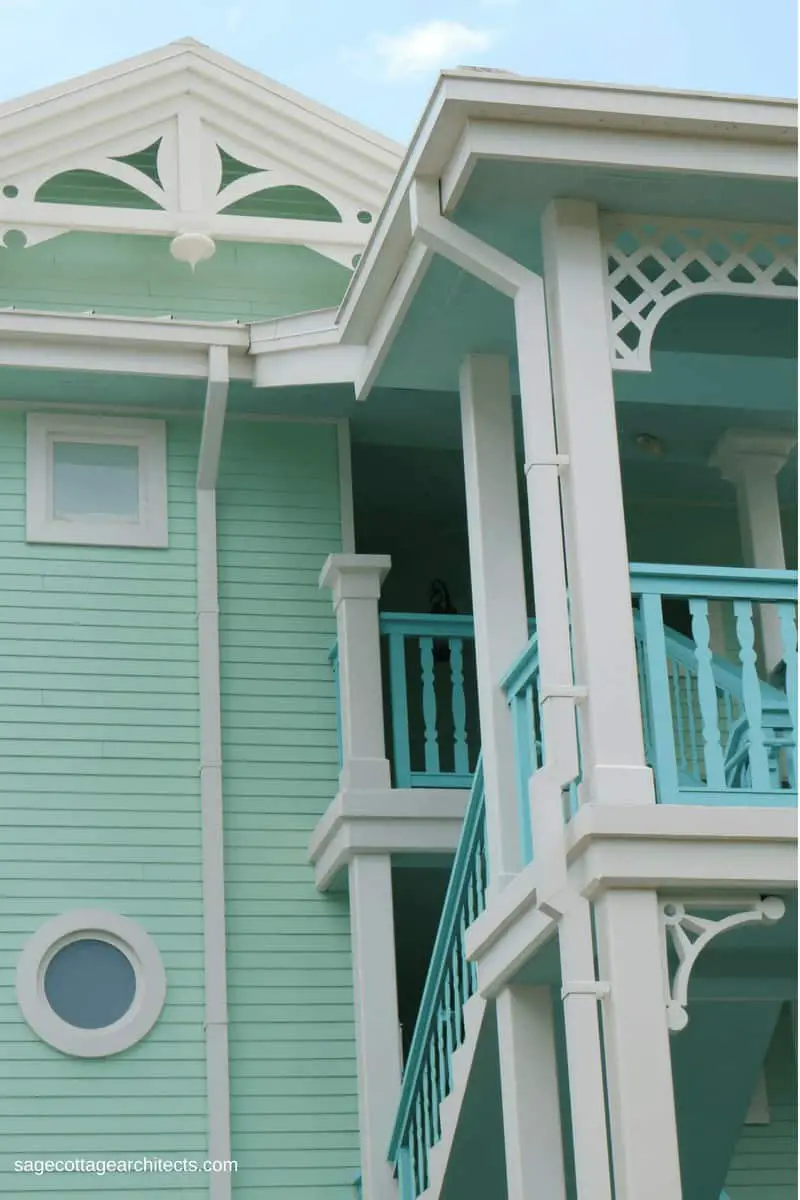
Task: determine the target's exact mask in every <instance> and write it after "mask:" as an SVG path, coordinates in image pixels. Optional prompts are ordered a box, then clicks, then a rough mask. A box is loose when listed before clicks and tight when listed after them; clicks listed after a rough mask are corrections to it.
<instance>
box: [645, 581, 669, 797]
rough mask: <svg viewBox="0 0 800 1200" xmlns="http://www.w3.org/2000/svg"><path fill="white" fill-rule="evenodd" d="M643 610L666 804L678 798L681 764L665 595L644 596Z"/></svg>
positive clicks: (656, 759) (656, 754)
mask: <svg viewBox="0 0 800 1200" xmlns="http://www.w3.org/2000/svg"><path fill="white" fill-rule="evenodd" d="M641 614H642V628H643V631H644V652H645V660H646V663H647V666H646V678H647V684H648V688H649V692H650V696H649V699H650V715H651V718H652V730H651V736H652V740H653V766H654V768H655V776H656V785H657V787H658V798H659V800H660V802H661V803H662V804H669V803H674V802H675V801H676V800H677V799H678V767H677V763H676V761H675V737H674V733H673V722H672V706H671V704H670V694H669V677H668V675H667V644H666V641H665V638H664V616H663V613H662V611H661V597H660V596H658V595H652V594H648V595H644V596H642V598H641Z"/></svg>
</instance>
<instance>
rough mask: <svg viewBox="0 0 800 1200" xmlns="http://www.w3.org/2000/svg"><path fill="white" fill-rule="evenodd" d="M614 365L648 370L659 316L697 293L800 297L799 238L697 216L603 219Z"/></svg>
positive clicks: (790, 233)
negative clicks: (799, 276)
mask: <svg viewBox="0 0 800 1200" xmlns="http://www.w3.org/2000/svg"><path fill="white" fill-rule="evenodd" d="M601 233H602V238H603V250H604V252H605V256H606V262H607V275H606V281H605V286H606V301H607V305H608V320H609V332H610V341H611V360H612V365H613V367H614V369H615V370H617V371H649V370H650V369H651V366H650V347H651V345H652V341H653V334H654V333H655V331H656V328H657V326H658V323H659V321H660V320H661V318H662V317H663V316H664V314H665V313H667V312H669V310H670V309H671V308H673V307H674V306H675V305H676V304H679V303H680V302H681V301H682V300H688V299H689V297H690V296H697V295H703V294H706V295H734V296H738V295H749V296H762V297H767V298H770V299H775V298H784V299H793V298H796V297H797V235H796V233H795V231H794V230H793V229H790V228H789V227H784V226H779V225H753V224H747V223H745V222H743V223H741V224H739V223H736V222H730V221H701V220H694V219H692V218H690V217H687V218H683V219H681V218H676V217H647V216H639V215H631V214H627V215H616V214H615V215H609V214H606V215H605V216H603V217H602V218H601Z"/></svg>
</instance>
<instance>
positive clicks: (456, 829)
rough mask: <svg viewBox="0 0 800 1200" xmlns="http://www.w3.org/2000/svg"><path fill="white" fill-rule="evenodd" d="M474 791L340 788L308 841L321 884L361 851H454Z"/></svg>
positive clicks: (327, 882) (330, 882)
mask: <svg viewBox="0 0 800 1200" xmlns="http://www.w3.org/2000/svg"><path fill="white" fill-rule="evenodd" d="M468 797H469V793H468V792H466V791H462V790H461V789H460V788H387V789H385V790H381V791H368V790H366V789H363V790H350V791H344V792H339V794H338V795H337V796H336V798H335V799H334V800H333V801H332V802H331V803H330V804H329V805H328V808H327V810H326V812H325V814H324V816H322V817H321V818H320V820H319V822H318V823H317V826H316V828H315V830H314V832H313V834H312V835H311V840H310V842H309V848H308V857H309V861H310V862H311V863H312V864H313V866H314V879H315V882H316V885H317V888H318V889H319V890H320V891H321V892H324V891H327V890H328V889H329V888H331V887H333V886H334V885H335V884H336V883H337V881H338V879H339V876H340V873H341V871H342V870H343V869H344V868H345V867H347V866H348V864H349V863H350V862H352V860H353V858H354V857H355V856H356V855H357V854H392V855H398V854H414V855H420V854H421V855H429V854H438V855H441V854H447V855H450V854H453V853H455V850H456V848H457V846H458V842H459V839H460V837H461V830H462V826H463V824H464V813H465V811H466V807H467V800H468Z"/></svg>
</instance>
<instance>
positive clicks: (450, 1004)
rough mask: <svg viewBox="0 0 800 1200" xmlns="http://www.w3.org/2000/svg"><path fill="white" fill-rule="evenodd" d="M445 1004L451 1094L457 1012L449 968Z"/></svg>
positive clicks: (445, 981)
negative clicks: (454, 1019)
mask: <svg viewBox="0 0 800 1200" xmlns="http://www.w3.org/2000/svg"><path fill="white" fill-rule="evenodd" d="M444 1003H445V1037H446V1039H447V1042H446V1046H445V1053H446V1058H447V1091H448V1092H450V1091H451V1090H452V1087H453V1075H452V1069H451V1068H452V1062H453V1054H454V1053H455V1045H454V1038H453V1013H454V1012H455V1007H454V999H453V982H452V978H451V974H450V970H449V968H448V970H447V973H446V974H445V977H444Z"/></svg>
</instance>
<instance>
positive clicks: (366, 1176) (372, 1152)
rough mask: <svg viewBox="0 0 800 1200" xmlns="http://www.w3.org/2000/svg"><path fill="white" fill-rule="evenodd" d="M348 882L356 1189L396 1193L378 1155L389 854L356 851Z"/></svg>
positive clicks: (386, 1199) (389, 931)
mask: <svg viewBox="0 0 800 1200" xmlns="http://www.w3.org/2000/svg"><path fill="white" fill-rule="evenodd" d="M349 884H350V933H351V940H352V948H353V984H354V1001H355V1018H356V1051H357V1055H358V1118H359V1129H360V1133H361V1183H362V1194H363V1196H364V1200H397V1185H396V1183H395V1180H394V1178H393V1176H392V1171H391V1168H390V1166H389V1163H388V1162H387V1158H386V1155H387V1152H388V1149H389V1138H390V1137H391V1133H392V1128H393V1126H394V1119H395V1115H396V1112H397V1104H398V1101H399V1099H400V1077H401V1063H400V1042H399V1039H398V1034H397V1031H398V1023H399V1018H398V1009H397V982H396V973H395V948H394V917H393V905H392V865H391V859H390V857H389V855H388V854H359V855H356V856H355V857H354V858H353V860H352V862H351V863H350V867H349Z"/></svg>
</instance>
